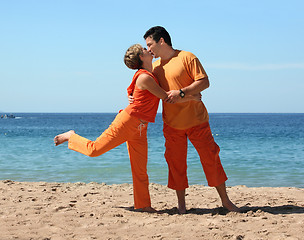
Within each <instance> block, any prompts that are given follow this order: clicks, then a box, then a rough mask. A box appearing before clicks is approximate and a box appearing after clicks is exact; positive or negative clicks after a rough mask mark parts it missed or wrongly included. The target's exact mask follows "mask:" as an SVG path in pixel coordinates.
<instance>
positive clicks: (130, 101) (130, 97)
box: [128, 95, 134, 104]
mask: <svg viewBox="0 0 304 240" xmlns="http://www.w3.org/2000/svg"><path fill="white" fill-rule="evenodd" d="M128 100H129V104H132V103H134V97H133V96H132V95H129V96H128Z"/></svg>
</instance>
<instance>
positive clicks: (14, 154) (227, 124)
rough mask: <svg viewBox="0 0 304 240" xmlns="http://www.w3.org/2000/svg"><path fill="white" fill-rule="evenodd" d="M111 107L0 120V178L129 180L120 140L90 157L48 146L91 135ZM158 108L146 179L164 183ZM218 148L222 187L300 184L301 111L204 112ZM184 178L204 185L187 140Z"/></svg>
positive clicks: (303, 160) (303, 168)
mask: <svg viewBox="0 0 304 240" xmlns="http://www.w3.org/2000/svg"><path fill="white" fill-rule="evenodd" d="M115 115H116V114H114V113H72V114H71V113H66V114H64V113H18V114H15V116H16V118H9V119H0V180H5V179H10V180H14V181H35V182H38V181H46V182H104V183H107V184H120V183H132V176H131V169H130V161H129V157H128V152H127V148H126V145H125V144H122V145H121V146H118V147H117V148H115V149H113V150H111V151H109V152H107V153H105V154H104V155H102V156H99V157H95V158H90V157H87V156H85V155H82V154H80V153H77V152H74V151H71V150H69V149H68V148H67V143H64V144H62V145H60V146H57V147H55V146H54V143H53V138H54V136H55V135H57V134H59V133H62V132H65V131H67V130H70V129H74V130H75V131H76V132H77V133H78V134H80V135H82V136H84V137H86V138H88V139H91V140H95V139H96V138H97V137H98V136H99V135H100V134H101V133H102V132H103V131H104V130H105V129H106V128H107V127H108V126H109V124H110V123H111V122H112V121H113V119H114V118H115ZM162 124H163V123H162V118H161V114H158V115H157V117H156V121H155V123H150V124H149V127H148V144H149V160H148V174H149V179H150V182H154V183H159V184H164V185H166V184H167V177H168V168H167V163H166V161H165V158H164V152H165V147H164V143H165V140H164V137H163V134H162ZM210 126H211V129H212V132H213V136H214V138H215V141H216V142H217V143H218V145H219V146H220V148H221V151H220V157H221V161H222V164H223V167H224V169H225V171H226V174H227V176H228V181H227V185H228V186H235V185H246V186H249V187H261V186H270V187H284V186H285V187H300V188H303V187H304V178H303V177H304V114H231V113H229V114H220V113H217V114H210ZM188 178H189V184H191V185H192V184H203V185H207V182H206V179H205V175H204V172H203V169H202V166H201V163H200V160H199V157H198V154H197V152H196V151H195V149H194V147H193V146H192V144H191V143H190V142H189V144H188Z"/></svg>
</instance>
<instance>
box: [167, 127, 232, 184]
mask: <svg viewBox="0 0 304 240" xmlns="http://www.w3.org/2000/svg"><path fill="white" fill-rule="evenodd" d="M163 131H164V136H165V139H166V143H165V145H166V152H165V158H166V161H167V163H168V167H169V179H168V187H169V188H171V189H174V190H184V189H186V188H187V187H189V185H188V178H187V146H188V140H187V139H189V140H190V142H191V143H192V144H193V146H194V147H195V149H196V151H197V152H198V154H199V157H200V161H201V164H202V166H203V169H204V172H205V175H206V178H207V181H208V185H209V186H212V187H216V186H218V185H220V184H222V183H224V182H225V181H226V180H227V176H226V174H225V171H224V169H223V166H222V164H221V161H220V157H219V152H220V148H219V146H218V145H217V144H216V143H215V141H214V138H213V136H212V133H211V130H210V126H209V122H205V123H202V124H200V125H197V126H194V127H192V128H189V129H185V130H179V129H175V128H172V127H170V126H168V125H167V124H166V123H164V129H163Z"/></svg>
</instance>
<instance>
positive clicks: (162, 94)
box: [129, 74, 201, 103]
mask: <svg viewBox="0 0 304 240" xmlns="http://www.w3.org/2000/svg"><path fill="white" fill-rule="evenodd" d="M136 86H137V87H138V88H139V89H141V90H148V91H149V92H150V93H152V94H153V95H155V96H156V97H158V98H160V99H162V100H164V101H165V102H167V101H166V100H167V98H168V96H169V92H166V91H165V90H164V89H162V88H161V87H160V86H159V85H158V84H157V83H156V82H155V80H154V79H153V78H152V77H151V76H149V75H148V74H141V75H140V76H139V77H138V79H137V80H136ZM200 100H201V96H200V94H196V95H188V96H185V97H184V98H179V99H177V101H176V102H178V103H181V102H187V101H200ZM129 101H130V97H129ZM169 103H170V102H169Z"/></svg>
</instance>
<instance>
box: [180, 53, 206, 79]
mask: <svg viewBox="0 0 304 240" xmlns="http://www.w3.org/2000/svg"><path fill="white" fill-rule="evenodd" d="M185 68H186V70H187V72H188V74H189V76H190V77H191V78H192V79H193V80H194V81H197V80H199V79H202V78H205V77H208V76H207V73H206V72H205V69H204V68H203V66H202V64H201V62H200V61H199V60H198V58H197V57H196V56H194V55H193V54H191V55H190V56H189V57H187V58H185Z"/></svg>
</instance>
